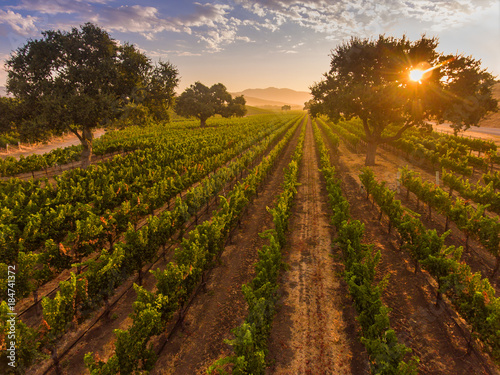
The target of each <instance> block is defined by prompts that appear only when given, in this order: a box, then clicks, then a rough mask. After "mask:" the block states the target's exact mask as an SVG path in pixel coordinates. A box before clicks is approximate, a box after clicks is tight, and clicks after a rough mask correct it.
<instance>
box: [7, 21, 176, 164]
mask: <svg viewBox="0 0 500 375" xmlns="http://www.w3.org/2000/svg"><path fill="white" fill-rule="evenodd" d="M42 35H43V38H42V39H38V40H29V41H28V42H27V43H26V44H25V45H24V46H21V47H19V48H18V49H17V50H16V52H15V53H13V54H12V55H11V57H10V59H9V60H8V61H7V70H8V79H7V88H8V90H9V91H10V92H12V93H13V94H14V96H15V97H16V98H17V99H18V100H19V102H20V115H19V116H20V117H21V118H22V121H20V123H19V124H17V126H18V129H19V132H20V133H21V134H24V135H25V138H27V139H44V138H47V137H48V136H50V135H53V134H61V133H62V132H64V131H71V132H72V133H74V134H75V135H76V136H77V137H78V138H79V140H80V141H81V143H82V146H83V150H82V160H83V161H84V163H89V162H90V156H91V154H92V138H93V136H92V130H93V129H95V128H96V127H98V126H104V125H106V124H107V123H108V122H109V121H110V120H112V119H115V118H117V117H119V116H121V115H122V114H123V109H124V108H125V107H126V104H127V103H130V101H131V100H132V102H133V103H134V102H137V101H138V98H144V99H145V101H144V102H145V104H146V103H150V104H151V105H152V106H153V107H155V108H156V107H159V104H157V103H154V102H155V100H157V99H156V95H157V94H158V93H159V91H161V90H164V89H167V91H164V92H163V95H164V96H167V98H168V99H169V101H168V102H169V103H170V104H171V95H172V94H173V89H174V87H175V86H176V85H177V78H176V76H177V70H176V69H175V68H174V67H173V66H171V65H170V64H163V65H162V64H160V65H159V66H157V67H156V68H153V67H152V66H151V63H150V61H149V59H148V58H147V57H146V56H145V55H143V54H142V53H141V52H139V50H138V49H136V48H135V47H133V46H131V45H128V44H125V45H123V46H120V45H118V43H117V42H116V41H115V40H113V39H112V38H111V37H110V36H109V35H108V33H107V32H105V31H104V30H102V29H101V28H99V27H97V26H96V25H94V24H92V23H86V24H85V25H83V26H82V27H81V28H80V29H77V28H73V29H72V30H71V31H69V32H65V31H60V30H57V31H55V30H49V31H44V32H42ZM147 89H149V90H150V91H151V94H150V96H148V95H144V94H143V93H142V90H147ZM151 95H152V96H151ZM158 100H162V98H161V97H160V98H158Z"/></svg>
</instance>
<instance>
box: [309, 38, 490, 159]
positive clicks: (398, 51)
mask: <svg viewBox="0 0 500 375" xmlns="http://www.w3.org/2000/svg"><path fill="white" fill-rule="evenodd" d="M437 45H438V40H437V39H436V38H426V37H425V36H422V37H421V39H419V40H417V41H414V42H411V41H410V40H408V39H407V38H406V37H405V36H403V38H401V39H397V38H392V37H385V36H383V35H380V36H379V38H378V39H376V40H369V39H360V38H351V40H350V41H348V42H346V43H343V44H341V45H339V46H338V47H337V48H335V49H334V50H333V51H332V52H331V62H330V70H329V72H327V73H325V75H324V77H325V78H324V79H323V80H322V81H320V82H318V83H315V84H314V85H313V86H312V87H311V93H312V95H313V100H312V101H311V102H310V103H309V110H310V112H311V114H312V115H313V116H317V115H320V114H325V115H327V116H329V117H330V118H331V119H332V120H333V121H335V122H338V121H339V120H341V119H346V120H349V119H351V118H353V117H359V118H360V119H361V121H362V122H363V127H364V131H365V134H366V139H367V143H368V148H367V155H366V165H373V164H374V163H375V155H376V149H377V146H378V145H379V144H381V143H385V142H390V141H393V140H395V139H398V138H399V137H401V135H402V134H403V132H404V131H405V130H407V129H408V128H410V127H412V126H426V125H427V122H426V121H428V120H434V121H436V122H438V123H442V122H445V121H449V122H451V123H452V124H453V125H452V126H453V127H454V128H455V129H467V128H469V127H470V126H477V125H478V122H479V120H480V119H482V118H483V117H484V116H486V115H487V114H488V113H490V112H492V111H496V110H497V108H498V103H497V101H496V100H495V99H493V98H492V91H491V89H492V86H493V84H494V83H495V81H494V78H493V76H492V75H491V74H490V73H488V72H487V71H486V70H483V69H481V67H480V62H479V61H477V60H474V59H473V58H472V57H464V56H451V55H444V54H441V53H438V52H436V47H437ZM413 70H417V72H420V77H418V78H419V79H415V76H413V79H412V77H411V76H410V72H411V71H413ZM424 72H425V73H424ZM389 125H390V126H391V129H393V131H392V134H391V135H390V136H386V135H385V134H383V132H384V130H386V128H387V127H388V126H389ZM394 129H396V130H394Z"/></svg>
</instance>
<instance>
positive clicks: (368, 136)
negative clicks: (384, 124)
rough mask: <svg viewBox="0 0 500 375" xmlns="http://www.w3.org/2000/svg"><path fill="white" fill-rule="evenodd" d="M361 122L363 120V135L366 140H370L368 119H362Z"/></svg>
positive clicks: (370, 133)
mask: <svg viewBox="0 0 500 375" xmlns="http://www.w3.org/2000/svg"><path fill="white" fill-rule="evenodd" d="M361 120H363V128H364V129H365V134H366V138H367V139H368V138H371V137H372V135H373V133H372V132H371V131H370V128H369V127H368V119H367V118H366V117H363V118H362V119H361Z"/></svg>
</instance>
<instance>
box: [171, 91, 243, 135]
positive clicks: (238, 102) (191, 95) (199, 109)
mask: <svg viewBox="0 0 500 375" xmlns="http://www.w3.org/2000/svg"><path fill="white" fill-rule="evenodd" d="M245 104H246V101H245V98H244V97H243V95H241V96H237V97H235V98H234V99H233V98H232V97H231V94H230V93H228V92H227V89H226V87H225V86H224V85H223V84H222V83H217V84H215V85H213V86H211V87H207V86H205V85H204V84H202V83H200V82H195V83H194V84H193V85H191V86H190V87H188V88H187V89H186V90H184V92H183V93H182V94H181V95H180V96H179V97H178V98H177V100H176V103H175V113H177V114H178V115H179V116H184V117H191V116H194V117H196V118H198V119H199V120H200V123H201V126H205V124H206V121H207V119H208V118H209V117H211V116H214V115H216V114H219V115H221V116H222V117H231V116H237V117H242V116H244V115H245V113H246V108H245Z"/></svg>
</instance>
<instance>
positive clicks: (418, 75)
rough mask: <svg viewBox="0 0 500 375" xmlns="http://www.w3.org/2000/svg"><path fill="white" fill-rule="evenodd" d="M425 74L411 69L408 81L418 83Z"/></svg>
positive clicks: (422, 71)
mask: <svg viewBox="0 0 500 375" xmlns="http://www.w3.org/2000/svg"><path fill="white" fill-rule="evenodd" d="M425 73H426V71H425V70H420V69H413V70H412V71H410V79H411V80H412V81H415V82H420V81H421V80H422V77H423V76H424V74H425Z"/></svg>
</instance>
